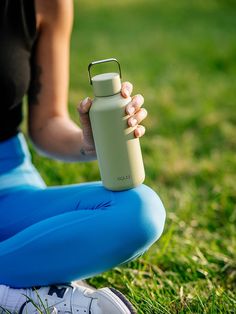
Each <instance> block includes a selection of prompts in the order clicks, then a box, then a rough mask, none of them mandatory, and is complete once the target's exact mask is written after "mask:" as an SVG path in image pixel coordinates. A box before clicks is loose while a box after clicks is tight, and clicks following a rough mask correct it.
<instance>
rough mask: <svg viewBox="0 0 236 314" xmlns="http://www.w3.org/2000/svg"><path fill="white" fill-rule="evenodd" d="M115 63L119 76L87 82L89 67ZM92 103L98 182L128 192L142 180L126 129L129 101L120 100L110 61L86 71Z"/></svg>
mask: <svg viewBox="0 0 236 314" xmlns="http://www.w3.org/2000/svg"><path fill="white" fill-rule="evenodd" d="M111 61H115V62H116V63H117V64H118V66H119V73H103V74H99V75H96V76H94V77H92V78H91V73H90V69H91V66H93V65H95V64H98V63H104V62H111ZM88 71H89V78H90V83H91V84H92V87H93V92H94V96H95V98H94V100H93V104H92V106H91V108H90V111H89V116H90V121H91V127H92V132H93V137H94V142H95V148H96V152H97V159H98V165H99V170H100V175H101V180H102V182H103V185H104V187H105V188H107V189H109V190H113V191H121V190H126V189H131V188H133V187H136V186H138V185H139V184H141V183H142V182H143V181H144V179H145V170H144V165H143V158H142V152H141V148H140V142H139V139H138V138H136V137H135V136H134V129H135V127H129V126H128V124H127V119H128V118H129V115H127V114H126V112H125V107H126V105H127V104H128V103H129V102H130V101H131V98H130V97H129V98H124V97H122V96H121V94H120V91H121V69H120V64H119V63H118V61H117V60H116V59H114V58H111V59H105V60H99V61H94V62H92V63H90V64H89V67H88Z"/></svg>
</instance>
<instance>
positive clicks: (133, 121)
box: [130, 118, 138, 126]
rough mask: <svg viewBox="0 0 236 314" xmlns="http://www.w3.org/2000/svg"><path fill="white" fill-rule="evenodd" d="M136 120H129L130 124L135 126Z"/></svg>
mask: <svg viewBox="0 0 236 314" xmlns="http://www.w3.org/2000/svg"><path fill="white" fill-rule="evenodd" d="M137 122H138V121H137V120H136V119H134V118H133V119H131V120H130V124H131V126H135V125H136V124H137Z"/></svg>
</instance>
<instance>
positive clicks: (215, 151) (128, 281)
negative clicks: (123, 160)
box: [32, 0, 236, 314]
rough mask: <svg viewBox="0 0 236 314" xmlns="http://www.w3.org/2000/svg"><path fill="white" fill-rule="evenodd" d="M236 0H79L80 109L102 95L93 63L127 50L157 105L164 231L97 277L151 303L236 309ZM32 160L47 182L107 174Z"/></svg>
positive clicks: (152, 107) (75, 82)
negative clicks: (92, 78) (95, 91)
mask: <svg viewBox="0 0 236 314" xmlns="http://www.w3.org/2000/svg"><path fill="white" fill-rule="evenodd" d="M235 10H236V3H235V1H233V0H232V1H230V0H227V1H226V0H225V1H223V0H208V1H202V0H193V1H187V0H179V1H171V0H166V1H164V0H149V1H148V2H147V1H145V0H136V1H134V0H126V1H124V0H120V1H117V0H114V1H108V0H103V1H99V2H98V1H95V0H87V1H85V0H80V1H79V5H78V4H77V2H76V5H75V22H74V30H73V36H72V43H71V84H70V99H69V102H70V107H69V109H70V113H71V116H72V117H73V119H74V120H75V121H76V122H78V123H79V118H78V115H77V113H76V104H77V103H78V101H79V100H80V99H82V98H84V97H86V96H87V95H91V89H90V86H89V83H88V76H87V65H88V63H89V62H91V61H93V60H98V59H103V58H107V57H117V58H118V59H119V60H120V62H121V66H122V69H123V79H124V80H130V81H132V82H133V83H134V86H135V91H134V92H135V93H138V92H139V93H142V94H143V95H144V97H145V107H146V108H147V110H148V112H149V116H148V118H147V119H146V120H145V122H144V125H145V126H146V129H147V131H146V135H145V136H144V137H143V138H142V139H141V145H142V151H143V158H144V162H145V169H146V181H145V183H146V184H147V185H149V186H151V187H152V188H153V189H154V190H155V191H156V192H158V194H159V195H160V197H161V198H162V200H163V203H164V204H165V207H166V210H167V220H166V225H165V230H164V233H163V235H162V237H161V239H160V240H159V241H158V242H157V243H155V244H154V245H153V246H152V247H151V249H150V250H149V251H148V252H147V253H145V254H144V255H143V256H142V257H141V258H139V259H137V260H135V261H133V262H130V263H129V264H127V265H125V267H122V268H115V269H113V270H111V271H108V272H106V273H103V274H101V275H99V276H96V277H94V278H91V279H90V280H89V282H90V284H93V285H94V286H96V287H103V286H114V287H115V288H117V289H120V290H121V291H122V292H124V293H125V294H126V295H127V296H128V297H129V299H130V300H132V302H133V303H134V305H135V306H137V308H138V309H139V313H140V314H152V313H153V314H157V313H211V314H213V313H236V298H235V294H236V288H235V287H236V258H235V257H236V256H235V251H236V240H235V238H236V237H235V235H236V230H235V221H236V210H235V201H236V184H235V179H236V176H235V175H236V157H235V153H236V150H235V148H236V136H235V134H236V106H235V101H236V93H235V90H236V40H235V38H236V14H235V12H236V11H235ZM32 154H33V160H34V163H35V164H36V166H37V168H38V169H39V170H40V172H41V174H42V176H43V178H44V179H45V181H46V182H47V184H48V185H57V184H59V185H60V184H70V183H76V182H78V183H79V182H85V181H93V180H99V179H100V177H99V171H98V165H97V162H96V161H95V162H90V163H84V164H83V163H77V164H63V163H61V162H56V161H52V160H49V159H46V158H42V157H39V156H38V155H37V154H35V153H34V151H32Z"/></svg>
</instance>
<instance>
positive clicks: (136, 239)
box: [0, 133, 165, 287]
mask: <svg viewBox="0 0 236 314" xmlns="http://www.w3.org/2000/svg"><path fill="white" fill-rule="evenodd" d="M164 222H165V209H164V207H163V205H162V202H161V200H160V199H159V197H158V196H157V194H156V193H155V192H154V191H153V190H152V189H151V188H149V187H148V186H146V185H144V184H142V185H140V186H138V187H136V188H134V189H130V190H126V191H120V192H112V191H109V190H107V189H105V188H104V187H103V185H102V183H101V182H100V181H96V182H88V183H80V184H74V185H66V186H55V187H46V185H45V183H44V182H43V180H42V178H41V177H40V175H39V173H38V172H37V170H36V169H35V168H34V166H33V165H32V163H31V158H30V154H29V151H28V148H27V144H26V141H25V139H24V136H23V134H22V133H19V134H18V135H16V136H14V137H12V138H11V139H9V140H7V141H4V142H1V143H0V284H5V285H9V286H11V287H32V286H39V285H49V284H59V283H66V282H71V281H73V280H77V279H85V278H89V277H91V276H94V275H96V274H98V273H101V272H104V271H106V270H108V269H111V268H112V267H114V266H117V265H121V264H123V263H125V262H127V261H130V260H132V259H134V258H136V257H137V256H140V255H141V254H142V253H144V252H145V251H146V250H147V249H148V248H149V247H150V246H151V245H152V244H153V243H154V242H155V241H156V240H157V239H158V238H159V237H160V235H161V233H162V231H163V228H164Z"/></svg>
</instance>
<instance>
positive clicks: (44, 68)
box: [28, 0, 73, 131]
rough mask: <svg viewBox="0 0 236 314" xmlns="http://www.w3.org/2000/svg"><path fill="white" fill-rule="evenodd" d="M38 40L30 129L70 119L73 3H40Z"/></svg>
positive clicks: (67, 0) (55, 0) (65, 0)
mask: <svg viewBox="0 0 236 314" xmlns="http://www.w3.org/2000/svg"><path fill="white" fill-rule="evenodd" d="M35 5H36V20H37V24H38V38H37V41H36V43H35V47H34V52H33V54H32V63H31V64H32V65H31V66H32V78H31V84H30V88H29V93H28V102H29V106H28V107H29V129H30V131H31V130H35V129H36V130H37V129H38V128H41V127H43V125H44V123H46V121H47V119H48V118H50V117H54V116H67V115H68V110H67V98H68V84H69V54H70V52H69V49H70V35H71V29H72V23H73V0H50V1H42V0H36V1H35Z"/></svg>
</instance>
